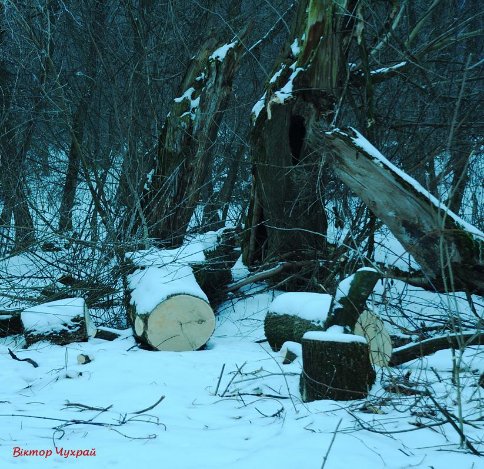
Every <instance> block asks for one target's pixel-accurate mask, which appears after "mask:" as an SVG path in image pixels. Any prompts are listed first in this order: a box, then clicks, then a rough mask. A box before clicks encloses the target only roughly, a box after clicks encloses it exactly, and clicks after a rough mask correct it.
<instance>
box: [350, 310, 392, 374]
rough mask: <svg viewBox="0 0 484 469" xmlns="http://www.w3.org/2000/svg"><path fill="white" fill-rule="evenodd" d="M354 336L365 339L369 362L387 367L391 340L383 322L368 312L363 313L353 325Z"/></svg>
mask: <svg viewBox="0 0 484 469" xmlns="http://www.w3.org/2000/svg"><path fill="white" fill-rule="evenodd" d="M355 334H356V335H360V336H362V337H364V338H365V339H366V341H367V342H368V346H369V347H370V360H371V363H372V364H373V365H376V366H388V364H389V363H390V358H391V356H392V350H393V347H392V339H391V338H390V335H389V334H388V332H387V331H386V329H385V324H384V323H383V321H382V320H381V319H380V318H379V317H378V316H377V315H376V314H373V313H371V312H370V311H363V312H362V313H361V314H360V316H359V317H358V321H356V325H355Z"/></svg>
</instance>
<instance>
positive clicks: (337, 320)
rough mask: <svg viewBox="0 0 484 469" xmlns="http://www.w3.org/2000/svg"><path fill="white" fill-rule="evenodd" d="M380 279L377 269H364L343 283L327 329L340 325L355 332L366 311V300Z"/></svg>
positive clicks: (335, 300) (338, 289) (337, 291)
mask: <svg viewBox="0 0 484 469" xmlns="http://www.w3.org/2000/svg"><path fill="white" fill-rule="evenodd" d="M380 277H381V275H380V274H379V273H378V272H377V271H376V270H375V269H372V268H369V267H363V268H362V269H359V270H357V271H356V272H355V273H354V274H353V275H351V276H350V277H347V278H345V279H344V280H343V281H341V282H340V283H339V285H338V288H337V289H336V295H335V298H334V302H333V304H332V306H331V311H330V313H329V315H328V319H327V320H326V323H325V328H326V329H328V328H330V327H331V326H335V325H338V326H343V327H344V328H345V329H346V330H347V331H348V332H353V331H354V328H355V324H356V321H357V320H358V316H359V315H360V314H361V313H362V312H363V311H364V310H365V309H366V300H367V299H368V297H369V296H370V294H371V292H372V291H373V288H375V285H376V282H377V281H378V280H379V279H380Z"/></svg>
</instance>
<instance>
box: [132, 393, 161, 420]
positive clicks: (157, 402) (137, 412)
mask: <svg viewBox="0 0 484 469" xmlns="http://www.w3.org/2000/svg"><path fill="white" fill-rule="evenodd" d="M164 398H165V396H161V397H160V398H159V399H158V400H157V401H156V402H155V403H154V404H153V405H150V406H149V407H147V408H146V409H143V410H137V411H136V412H130V414H135V415H139V414H142V413H144V412H148V410H151V409H154V408H155V407H156V406H157V405H158V404H159V403H160V402H161V401H162V400H163V399H164Z"/></svg>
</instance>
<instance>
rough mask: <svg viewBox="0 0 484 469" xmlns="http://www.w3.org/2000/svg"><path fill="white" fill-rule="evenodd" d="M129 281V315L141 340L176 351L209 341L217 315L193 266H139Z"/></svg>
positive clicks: (199, 346) (136, 335) (198, 345)
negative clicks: (198, 282) (199, 283)
mask: <svg viewBox="0 0 484 469" xmlns="http://www.w3.org/2000/svg"><path fill="white" fill-rule="evenodd" d="M129 285H130V288H131V289H132V291H131V308H130V309H129V317H130V320H131V324H132V326H133V331H134V335H135V338H136V339H137V340H138V341H139V342H141V343H142V344H144V345H145V346H147V347H148V348H150V349H153V350H164V351H173V352H181V351H189V350H198V349H199V348H201V347H202V346H203V345H205V344H206V343H207V341H208V339H209V338H210V336H211V335H212V333H213V331H214V329H215V316H214V313H213V310H212V308H211V307H210V305H209V303H208V300H207V296H206V295H205V293H204V292H203V291H202V290H201V288H200V287H199V286H198V284H197V282H196V280H195V277H194V275H193V272H192V270H191V268H190V267H188V266H176V265H171V266H170V265H169V266H164V267H149V268H147V269H143V270H138V271H136V272H134V273H133V274H132V275H130V276H129Z"/></svg>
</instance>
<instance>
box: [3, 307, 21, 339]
mask: <svg viewBox="0 0 484 469" xmlns="http://www.w3.org/2000/svg"><path fill="white" fill-rule="evenodd" d="M23 331H24V328H23V325H22V321H21V319H20V313H19V312H10V313H9V312H8V311H1V312H0V337H8V336H9V335H17V334H22V333H23Z"/></svg>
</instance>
